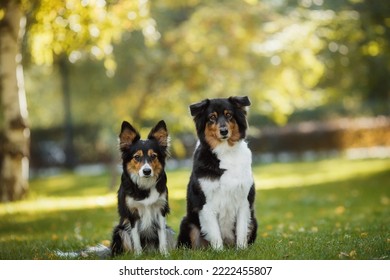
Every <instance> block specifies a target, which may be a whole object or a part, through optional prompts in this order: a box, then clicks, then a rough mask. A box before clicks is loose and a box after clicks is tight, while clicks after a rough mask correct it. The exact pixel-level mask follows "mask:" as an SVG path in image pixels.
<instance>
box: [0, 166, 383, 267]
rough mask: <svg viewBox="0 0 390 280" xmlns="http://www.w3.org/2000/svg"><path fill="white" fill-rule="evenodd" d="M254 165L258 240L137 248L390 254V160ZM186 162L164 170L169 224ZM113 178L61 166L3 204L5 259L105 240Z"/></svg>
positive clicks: (50, 254)
mask: <svg viewBox="0 0 390 280" xmlns="http://www.w3.org/2000/svg"><path fill="white" fill-rule="evenodd" d="M253 171H254V176H255V181H256V186H257V193H256V213H257V218H258V222H259V229H258V238H257V240H256V242H255V244H254V245H252V246H250V247H249V248H248V249H246V250H239V251H236V250H235V249H234V248H226V249H225V250H223V251H221V252H216V251H213V250H211V249H208V250H195V251H194V250H188V249H176V250H173V251H172V252H171V253H170V255H169V257H163V256H161V255H160V254H159V253H157V252H148V253H144V254H142V255H141V256H138V257H136V258H137V259H315V260H319V259H387V260H388V259H390V160H388V159H382V160H379V159H378V160H358V161H348V160H344V159H332V160H324V161H317V162H307V163H300V162H299V163H275V164H267V165H256V166H254V168H253ZM189 172H190V171H189V170H186V169H183V170H176V171H170V172H168V186H169V202H170V206H171V214H170V215H169V217H168V224H169V225H170V226H171V227H172V228H173V229H174V230H175V231H176V233H177V231H178V228H179V224H180V220H181V218H182V216H183V214H184V211H185V188H186V185H187V181H188V177H189ZM109 180H110V178H109V176H108V175H107V174H103V175H100V176H80V175H74V174H63V175H61V176H56V177H50V178H43V179H36V180H33V181H31V185H30V193H29V196H28V198H27V199H26V200H24V201H20V202H14V203H6V204H0V259H58V258H59V257H58V256H56V255H55V254H54V252H55V250H61V251H64V252H68V251H79V250H82V249H84V248H86V247H88V246H93V245H96V244H100V243H103V244H108V243H109V241H110V238H111V230H112V227H113V225H114V224H115V223H116V222H117V219H118V218H117V212H116V198H115V191H110V190H109V189H108V187H107V186H108V182H109ZM88 258H92V259H93V258H96V257H94V256H89V257H88ZM119 258H120V259H129V258H135V257H134V256H133V255H131V254H127V255H123V256H120V257H119Z"/></svg>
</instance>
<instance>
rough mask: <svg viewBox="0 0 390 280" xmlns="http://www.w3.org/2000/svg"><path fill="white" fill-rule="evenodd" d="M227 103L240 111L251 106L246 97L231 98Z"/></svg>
mask: <svg viewBox="0 0 390 280" xmlns="http://www.w3.org/2000/svg"><path fill="white" fill-rule="evenodd" d="M229 101H230V102H231V103H233V104H234V105H235V106H237V107H238V108H240V109H245V107H248V106H250V105H251V101H250V100H249V98H248V96H231V97H229Z"/></svg>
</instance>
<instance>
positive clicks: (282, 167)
mask: <svg viewBox="0 0 390 280" xmlns="http://www.w3.org/2000/svg"><path fill="white" fill-rule="evenodd" d="M385 170H387V171H388V172H390V160H367V161H351V160H341V159H332V160H324V161H318V162H297V163H293V164H291V163H275V164H270V165H257V166H255V168H254V169H253V174H254V178H255V183H256V188H257V189H260V190H261V189H272V188H290V187H305V186H312V185H316V184H322V183H331V182H337V181H344V180H349V179H355V178H356V177H365V176H366V175H370V174H372V173H376V172H381V171H385Z"/></svg>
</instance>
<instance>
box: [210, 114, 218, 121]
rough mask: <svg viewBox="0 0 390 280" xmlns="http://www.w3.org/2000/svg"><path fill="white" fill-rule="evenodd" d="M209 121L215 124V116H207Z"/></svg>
mask: <svg viewBox="0 0 390 280" xmlns="http://www.w3.org/2000/svg"><path fill="white" fill-rule="evenodd" d="M209 120H210V121H211V122H215V121H216V120H217V116H216V115H214V114H212V115H210V116H209Z"/></svg>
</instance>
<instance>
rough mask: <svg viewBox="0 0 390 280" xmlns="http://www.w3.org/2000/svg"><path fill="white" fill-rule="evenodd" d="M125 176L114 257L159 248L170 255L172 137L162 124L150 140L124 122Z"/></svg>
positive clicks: (123, 152) (154, 129)
mask: <svg viewBox="0 0 390 280" xmlns="http://www.w3.org/2000/svg"><path fill="white" fill-rule="evenodd" d="M119 140H120V150H121V152H122V164H123V173H122V178H121V185H120V188H119V191H118V212H119V216H120V221H119V224H118V225H117V226H116V227H115V228H114V232H113V238H112V244H111V254H112V256H115V255H117V254H121V253H123V252H134V253H135V254H140V253H141V252H142V251H143V250H144V249H159V251H160V252H161V253H162V254H167V253H168V251H169V249H171V248H172V247H174V246H175V244H174V243H175V242H174V237H173V231H172V230H171V229H170V228H169V227H167V225H166V215H167V214H168V213H169V205H168V188H167V176H166V173H165V170H164V168H165V160H166V157H167V155H168V144H169V136H168V130H167V127H166V124H165V122H164V121H160V122H159V123H158V124H157V125H156V126H155V127H154V128H153V129H152V130H151V131H150V133H149V136H148V138H147V139H146V140H141V137H140V134H139V133H138V131H137V130H136V129H134V128H133V126H132V125H131V124H130V123H128V122H126V121H124V122H123V123H122V128H121V132H120V135H119Z"/></svg>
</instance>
